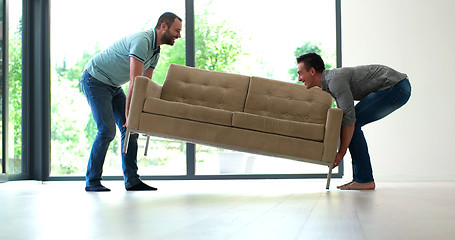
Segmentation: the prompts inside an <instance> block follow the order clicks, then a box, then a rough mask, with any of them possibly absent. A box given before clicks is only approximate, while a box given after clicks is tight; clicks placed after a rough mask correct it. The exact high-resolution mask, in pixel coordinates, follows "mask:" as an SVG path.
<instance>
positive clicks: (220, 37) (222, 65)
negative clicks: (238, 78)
mask: <svg viewBox="0 0 455 240" xmlns="http://www.w3.org/2000/svg"><path fill="white" fill-rule="evenodd" d="M195 20H196V23H195V58H196V59H195V60H196V67H197V68H201V69H207V70H213V71H219V72H232V71H233V63H234V62H235V61H236V60H237V57H238V56H239V55H240V54H242V52H243V50H242V45H241V43H240V39H239V38H238V36H237V33H236V32H235V31H234V30H233V29H232V28H231V27H230V26H229V25H228V24H227V22H224V23H223V24H220V25H216V26H214V25H213V24H209V23H208V20H207V17H206V13H205V14H203V15H196V17H195ZM171 63H175V64H180V65H185V37H182V39H179V40H177V41H176V42H175V44H174V46H172V47H171V46H162V48H161V53H160V60H159V63H158V66H157V67H156V69H155V70H154V72H153V78H152V79H153V81H155V82H157V83H159V84H163V82H164V80H165V77H166V73H167V69H168V67H169V65H170V64H171Z"/></svg>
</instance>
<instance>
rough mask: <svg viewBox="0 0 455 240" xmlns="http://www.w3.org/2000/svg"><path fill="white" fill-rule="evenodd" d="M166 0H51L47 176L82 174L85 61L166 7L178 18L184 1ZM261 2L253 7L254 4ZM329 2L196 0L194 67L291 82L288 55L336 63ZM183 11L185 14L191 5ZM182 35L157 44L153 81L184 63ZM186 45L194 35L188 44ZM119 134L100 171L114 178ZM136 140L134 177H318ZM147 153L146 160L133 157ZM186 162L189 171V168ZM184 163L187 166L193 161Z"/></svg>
mask: <svg viewBox="0 0 455 240" xmlns="http://www.w3.org/2000/svg"><path fill="white" fill-rule="evenodd" d="M188 2H191V1H188V0H187V1H184V0H169V1H165V2H161V3H160V4H156V3H155V2H154V1H149V0H131V1H129V2H128V3H126V2H125V1H117V0H115V1H113V0H97V1H92V0H81V1H58V0H53V1H52V2H51V5H52V7H51V103H52V109H51V115H52V121H51V141H52V143H51V176H84V175H85V170H86V165H87V162H88V156H89V153H90V147H91V145H92V142H93V140H94V138H95V135H96V126H95V123H94V121H93V119H92V118H91V113H90V108H89V106H88V104H87V102H86V99H85V97H84V96H83V95H82V93H81V91H80V88H79V79H80V76H81V73H82V71H83V70H84V66H85V64H86V63H87V61H88V60H89V59H90V58H91V57H92V56H94V55H95V54H96V53H97V52H99V51H101V50H102V49H104V48H106V47H107V46H109V45H110V44H112V43H113V42H114V41H115V40H117V39H119V38H121V37H123V36H125V35H127V34H130V33H134V32H137V31H141V30H145V29H149V28H152V27H154V26H155V24H156V21H157V19H158V17H159V16H160V15H161V14H162V13H163V12H166V11H171V12H174V13H176V14H177V15H179V16H180V17H181V18H182V19H184V29H185V25H186V22H185V13H186V12H185V10H186V9H185V3H188ZM259 5H260V6H259ZM335 12H336V10H335V1H334V0H320V1H314V0H301V1H295V0H282V1H240V0H229V1H227V0H219V1H214V0H195V1H194V20H195V32H194V35H195V39H194V48H195V52H194V56H195V59H194V60H195V67H197V68H203V69H209V70H215V71H222V72H232V73H240V74H244V75H250V76H260V77H266V78H271V79H275V80H281V81H287V82H297V73H296V71H297V70H296V62H295V58H296V57H297V56H298V55H300V54H302V53H304V52H310V51H316V52H318V53H320V54H321V55H322V56H323V58H324V60H325V62H326V68H333V67H336V44H337V42H336V40H337V36H336V20H335ZM190 14H193V12H191V11H190ZM186 42H187V40H186V37H185V34H183V36H182V39H179V40H177V41H176V43H175V45H174V46H173V47H167V46H165V47H163V48H162V50H161V58H160V61H159V64H158V66H157V68H156V70H155V72H154V75H153V80H154V81H156V82H158V83H162V82H163V81H164V77H165V75H166V71H167V67H168V65H169V64H170V63H177V64H182V65H185V64H186V59H185V50H186V49H185V44H186ZM190 42H192V41H190ZM119 136H120V134H119V133H117V137H116V139H115V140H114V141H113V142H112V143H111V146H110V150H109V152H108V156H107V157H106V162H105V164H104V172H103V176H109V175H111V176H120V175H121V158H120V152H121V146H120V137H119ZM145 139H146V138H145V137H140V138H139V155H138V165H139V174H140V175H142V176H146V175H151V176H157V175H167V176H178V175H180V176H181V175H183V177H184V178H185V177H188V174H189V175H191V174H192V173H188V172H187V169H192V168H194V170H195V174H196V177H202V178H204V176H206V175H211V176H214V175H215V176H219V175H229V174H236V175H237V174H248V175H251V174H266V175H270V174H314V173H316V174H319V173H321V174H325V173H327V167H326V166H318V165H314V164H307V163H303V162H297V161H292V160H287V159H278V158H272V157H266V156H259V155H254V154H246V153H241V152H235V151H228V150H225V149H217V148H212V147H207V146H203V145H196V148H195V149H196V155H195V158H194V156H191V153H192V151H188V153H187V149H186V146H187V144H186V143H184V142H179V141H169V140H166V139H159V138H151V141H150V143H149V146H148V147H147V149H145ZM145 150H147V152H148V154H147V156H143V154H141V153H142V152H144V151H145ZM187 165H188V166H190V167H188V166H187ZM191 166H192V167H191Z"/></svg>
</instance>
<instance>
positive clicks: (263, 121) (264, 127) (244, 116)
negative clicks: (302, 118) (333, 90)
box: [232, 112, 324, 141]
mask: <svg viewBox="0 0 455 240" xmlns="http://www.w3.org/2000/svg"><path fill="white" fill-rule="evenodd" d="M232 126H234V127H238V128H243V129H251V130H256V131H260V132H266V133H273V134H279V135H284V136H289V137H297V138H302V139H308V140H315V141H322V140H323V138H324V125H323V124H317V123H306V122H296V121H291V120H283V119H278V118H271V117H265V116H261V115H255V114H249V113H243V112H234V113H233V115H232Z"/></svg>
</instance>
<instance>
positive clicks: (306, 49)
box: [289, 42, 334, 79]
mask: <svg viewBox="0 0 455 240" xmlns="http://www.w3.org/2000/svg"><path fill="white" fill-rule="evenodd" d="M311 52H315V53H317V54H319V55H320V56H321V57H322V59H323V60H324V65H325V69H331V68H333V66H334V64H333V62H334V61H333V60H334V58H333V56H331V55H329V54H327V53H325V52H323V51H322V50H321V48H320V44H315V43H312V42H305V43H304V44H303V45H302V46H300V47H297V48H296V49H295V52H294V56H295V57H296V58H297V57H298V56H300V55H302V54H305V53H311ZM289 75H290V76H291V79H297V78H298V74H297V67H294V68H291V69H290V70H289Z"/></svg>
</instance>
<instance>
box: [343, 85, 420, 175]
mask: <svg viewBox="0 0 455 240" xmlns="http://www.w3.org/2000/svg"><path fill="white" fill-rule="evenodd" d="M410 96H411V84H410V83H409V80H408V79H405V80H403V81H401V82H399V83H398V84H397V85H395V86H394V87H392V88H389V89H386V90H383V91H379V92H373V93H370V94H369V95H367V96H366V97H365V98H363V99H362V100H361V101H360V102H359V103H357V104H356V106H355V116H356V119H357V120H356V122H355V129H354V135H353V136H352V140H351V143H350V145H349V152H350V153H351V159H352V172H353V181H356V182H359V183H366V182H372V181H374V178H373V170H372V168H371V162H370V155H369V153H368V146H367V142H366V140H365V136H364V135H363V131H362V127H363V126H365V125H366V124H368V123H371V122H374V121H377V120H379V119H381V118H383V117H385V116H387V115H389V114H390V113H392V112H394V111H395V110H397V109H398V108H400V107H401V106H403V105H404V104H405V103H406V102H407V101H408V99H409V97H410Z"/></svg>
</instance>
